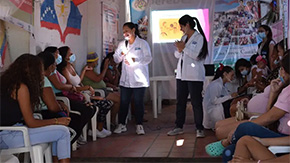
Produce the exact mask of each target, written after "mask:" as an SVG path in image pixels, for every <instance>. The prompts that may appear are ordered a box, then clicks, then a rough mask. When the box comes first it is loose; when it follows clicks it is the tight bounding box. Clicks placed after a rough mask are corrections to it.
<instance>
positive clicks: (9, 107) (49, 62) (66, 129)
mask: <svg viewBox="0 0 290 163" xmlns="http://www.w3.org/2000/svg"><path fill="white" fill-rule="evenodd" d="M110 56H111V58H109V57H108V58H106V59H105V60H104V62H103V65H102V71H101V73H100V74H98V73H96V72H95V71H94V68H95V67H96V66H97V62H98V59H99V58H98V55H97V54H96V53H89V54H88V56H87V65H86V66H85V67H84V68H83V69H82V71H81V73H80V76H79V75H78V74H77V73H76V70H75V68H74V66H73V63H74V62H75V60H76V56H75V54H73V53H72V52H71V49H70V48H69V47H68V46H63V47H60V48H57V47H52V46H50V47H47V48H46V49H45V50H44V51H42V52H40V53H39V54H37V55H36V56H35V55H32V54H22V55H21V56H19V57H18V58H17V59H16V60H15V61H14V62H13V63H12V64H11V65H10V66H9V68H8V69H7V70H5V71H4V72H3V73H2V74H1V93H0V95H1V110H0V112H1V118H0V126H27V127H28V132H29V136H30V142H31V145H35V144H39V143H49V142H52V154H53V159H54V161H56V162H57V161H58V160H59V161H60V162H69V159H70V152H71V144H73V143H74V142H77V144H78V146H80V145H82V144H85V143H86V141H85V140H84V139H83V138H82V136H81V133H82V130H83V128H84V126H85V125H86V124H88V122H90V121H91V119H92V117H93V116H94V115H95V114H96V112H97V130H96V132H97V133H96V135H97V137H99V138H105V137H107V136H110V135H111V134H112V133H111V131H109V130H107V129H105V128H104V123H105V121H106V115H107V114H108V113H109V111H111V117H112V118H111V120H112V123H115V121H116V115H117V113H118V110H119V107H120V94H119V92H117V91H108V90H107V89H106V87H107V85H110V86H111V87H112V88H113V89H114V90H118V89H117V83H118V79H119V75H120V73H119V71H118V70H117V69H116V67H117V66H116V64H115V63H114V61H113V60H112V54H110ZM104 79H106V83H105V81H104ZM95 89H98V90H99V91H101V92H104V94H105V97H104V96H100V94H98V93H97V92H95ZM57 96H65V97H67V98H68V99H69V105H70V110H69V107H68V106H67V105H66V104H65V103H64V102H63V101H61V100H58V99H57ZM97 110H98V111H97ZM34 113H39V114H41V115H42V119H36V118H34ZM72 132H74V133H76V134H75V135H74V134H73V133H72ZM13 135H16V136H13ZM22 146H24V144H23V137H22V134H21V132H20V131H8V130H7V131H6V130H5V131H1V132H0V149H6V148H17V147H22Z"/></svg>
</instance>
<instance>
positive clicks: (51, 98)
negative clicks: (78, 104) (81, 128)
mask: <svg viewBox="0 0 290 163" xmlns="http://www.w3.org/2000/svg"><path fill="white" fill-rule="evenodd" d="M42 101H43V102H44V103H45V105H46V106H47V108H48V110H50V111H52V112H59V111H61V109H62V108H61V106H60V105H59V103H58V102H57V100H56V99H55V94H54V93H53V90H52V88H51V87H45V88H43V95H42Z"/></svg>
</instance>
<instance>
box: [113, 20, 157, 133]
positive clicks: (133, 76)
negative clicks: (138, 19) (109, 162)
mask: <svg viewBox="0 0 290 163" xmlns="http://www.w3.org/2000/svg"><path fill="white" fill-rule="evenodd" d="M123 36H124V37H125V40H124V41H121V42H120V43H119V45H118V48H117V49H116V51H115V54H114V61H115V62H116V63H120V62H123V63H122V73H121V79H120V83H119V85H120V90H121V104H120V110H119V114H118V116H119V125H118V126H117V128H116V129H115V130H114V133H122V132H125V131H127V128H126V123H125V121H126V117H127V114H128V108H129V104H130V102H131V96H132V94H133V96H134V103H135V118H136V124H137V125H136V133H137V134H138V135H144V134H145V131H144V128H143V126H142V122H143V116H144V102H143V99H144V95H145V90H146V87H149V71H148V64H149V63H150V62H151V60H152V57H151V51H150V47H149V44H148V43H147V42H146V41H145V40H143V39H142V38H140V36H139V31H138V25H136V24H133V23H131V22H127V23H125V24H124V25H123Z"/></svg>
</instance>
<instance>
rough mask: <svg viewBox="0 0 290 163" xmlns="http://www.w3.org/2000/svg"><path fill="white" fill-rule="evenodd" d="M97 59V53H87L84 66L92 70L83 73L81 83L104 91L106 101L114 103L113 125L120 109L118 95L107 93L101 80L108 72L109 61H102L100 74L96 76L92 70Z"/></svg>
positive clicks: (112, 112) (117, 93)
mask: <svg viewBox="0 0 290 163" xmlns="http://www.w3.org/2000/svg"><path fill="white" fill-rule="evenodd" d="M98 59H99V57H98V55H97V53H89V54H88V56H87V65H86V66H88V67H91V68H92V70H87V71H85V74H84V79H83V80H82V83H83V84H85V85H90V86H92V87H93V88H94V89H102V90H104V91H105V94H106V99H108V100H111V101H113V102H114V105H113V107H112V109H111V124H113V125H114V124H115V123H116V115H117V113H118V112H119V109H120V93H119V92H109V91H107V89H106V87H107V86H106V83H105V82H104V80H103V79H104V77H105V74H106V72H107V71H108V67H109V59H105V60H104V64H103V70H102V71H101V73H100V74H98V73H96V72H95V71H94V68H95V67H96V66H97V65H98Z"/></svg>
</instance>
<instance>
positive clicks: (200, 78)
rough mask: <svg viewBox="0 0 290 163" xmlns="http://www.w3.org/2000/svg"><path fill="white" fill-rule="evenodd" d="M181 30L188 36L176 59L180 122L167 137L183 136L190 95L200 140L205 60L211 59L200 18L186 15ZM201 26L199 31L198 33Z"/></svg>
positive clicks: (181, 43)
mask: <svg viewBox="0 0 290 163" xmlns="http://www.w3.org/2000/svg"><path fill="white" fill-rule="evenodd" d="M179 25H180V30H181V31H182V32H183V33H184V35H183V36H182V38H181V40H180V41H176V42H175V46H176V51H175V53H174V55H175V57H176V58H177V59H178V64H177V74H176V85H177V86H176V87H177V93H176V98H177V104H176V121H175V128H174V129H173V130H171V131H169V132H168V133H167V135H169V136H173V135H178V134H183V129H182V128H183V125H184V123H185V112H186V103H187V97H188V94H189V93H190V98H191V104H192V108H193V111H194V121H195V125H196V129H197V133H196V134H197V137H204V136H205V135H204V132H203V129H204V127H203V125H202V121H203V120H202V119H203V109H202V95H201V92H202V89H203V82H204V80H205V68H204V60H205V58H206V56H207V55H208V49H207V41H206V38H205V35H204V32H203V30H202V28H201V26H200V23H199V21H198V19H197V18H195V17H191V16H189V15H184V16H182V17H181V18H180V19H179ZM195 26H197V29H198V31H199V32H198V31H197V30H196V29H195Z"/></svg>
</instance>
